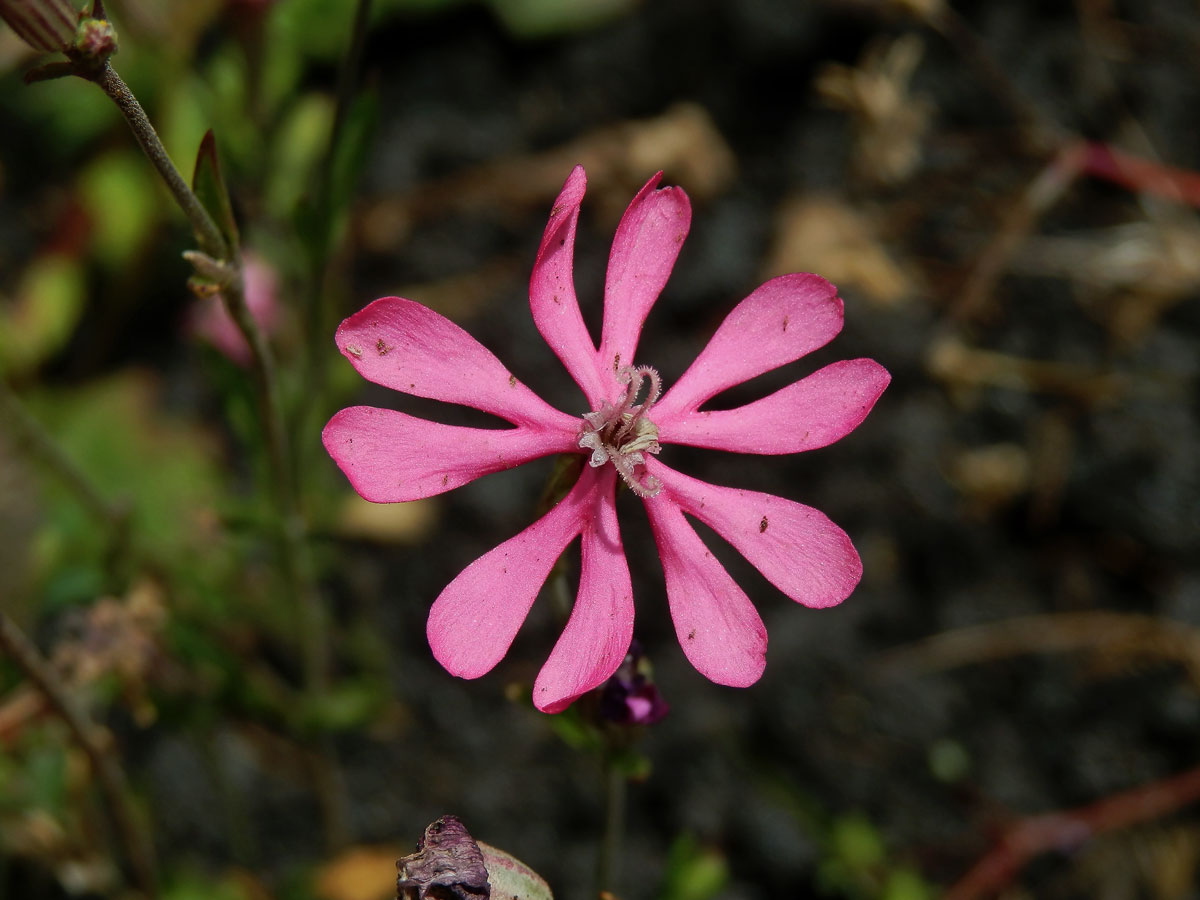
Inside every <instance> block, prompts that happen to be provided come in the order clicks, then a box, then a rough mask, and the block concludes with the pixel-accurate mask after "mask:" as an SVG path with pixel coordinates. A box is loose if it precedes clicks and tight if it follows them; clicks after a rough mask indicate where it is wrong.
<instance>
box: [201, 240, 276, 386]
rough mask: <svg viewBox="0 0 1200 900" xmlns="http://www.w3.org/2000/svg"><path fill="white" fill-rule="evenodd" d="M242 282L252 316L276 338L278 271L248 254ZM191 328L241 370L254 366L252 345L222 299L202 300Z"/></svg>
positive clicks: (210, 298)
mask: <svg viewBox="0 0 1200 900" xmlns="http://www.w3.org/2000/svg"><path fill="white" fill-rule="evenodd" d="M242 279H243V281H244V285H245V291H246V306H247V307H249V309H250V315H251V316H253V317H254V321H255V322H257V323H258V327H259V328H261V329H262V330H263V333H264V334H266V335H270V334H272V333H273V332H274V331H275V330H276V328H277V327H278V325H279V320H280V309H279V300H278V292H279V279H278V277H277V276H276V274H275V270H274V269H273V268H271V266H270V265H269V264H268V263H266V262H265V261H263V260H262V259H261V258H260V257H258V256H255V255H254V254H252V253H247V254H246V255H245V257H244V259H243V264H242ZM189 325H190V327H191V330H192V332H193V333H195V334H197V335H199V336H200V337H202V338H204V340H206V341H208V342H209V343H210V344H212V345H213V346H214V347H216V348H217V349H218V350H220V351H221V353H223V354H224V355H225V356H227V357H229V359H231V360H232V361H233V362H235V363H237V364H238V365H239V366H248V365H250V345H249V344H247V343H246V339H245V338H244V337H242V332H241V331H240V330H239V329H238V327H237V323H236V322H234V321H233V317H232V316H230V315H229V311H228V310H227V309H226V308H225V303H224V301H223V300H222V299H221V297H220V296H219V295H218V296H214V297H206V298H204V299H202V300H198V301H197V302H196V305H195V306H193V307H192V311H191V317H190V321H189Z"/></svg>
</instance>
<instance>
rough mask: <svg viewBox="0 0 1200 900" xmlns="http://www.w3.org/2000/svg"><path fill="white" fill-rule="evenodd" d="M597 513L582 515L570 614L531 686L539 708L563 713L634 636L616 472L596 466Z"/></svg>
mask: <svg viewBox="0 0 1200 900" xmlns="http://www.w3.org/2000/svg"><path fill="white" fill-rule="evenodd" d="M599 471H600V473H601V475H600V478H599V479H598V483H597V486H596V496H597V498H598V501H597V502H596V504H595V506H594V507H593V509H594V511H595V517H594V518H593V519H590V520H589V519H585V521H584V523H583V538H582V545H583V546H582V566H581V571H580V576H579V595H578V597H576V599H575V606H574V608H573V609H572V610H571V618H570V619H569V620H568V622H567V627H566V628H565V629H564V630H563V633H562V636H561V637H560V638H559V639H558V643H557V644H555V645H554V651H553V652H552V653H551V654H550V658H549V659H548V660H547V661H546V664H545V665H544V666H542V671H541V672H540V673H539V674H538V677H537V681H536V682H535V683H534V685H533V702H534V705H535V706H537V708H538V709H540V710H541V711H542V712H548V713H554V712H561V711H562V710H564V709H566V708H567V707H568V706H570V705H571V702H572V701H573V700H575V699H576V698H577V697H579V696H581V695H582V694H585V693H587V692H588V691H590V690H592V688H595V687H599V686H600V685H601V684H603V683H604V682H605V681H607V680H608V679H609V678H610V677H611V676H612V674H613V673H614V672H615V671H616V670H617V667H618V666H619V665H620V664H621V661H622V660H624V658H625V654H626V653H627V652H628V651H629V644H630V642H631V641H632V640H633V585H632V583H631V581H630V578H629V564H628V563H627V562H626V561H625V551H624V548H623V547H622V546H621V532H620V530H619V529H618V527H617V507H616V504H615V503H614V493H613V491H614V488H615V486H616V472H615V471H614V470H613V468H612V467H611V466H606V467H605V468H604V469H601V470H599Z"/></svg>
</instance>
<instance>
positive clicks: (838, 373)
mask: <svg viewBox="0 0 1200 900" xmlns="http://www.w3.org/2000/svg"><path fill="white" fill-rule="evenodd" d="M891 378H892V376H891V375H889V374H888V371H887V369H885V368H884V367H883V366H881V365H879V363H877V362H875V361H874V360H872V359H848V360H843V361H842V362H835V363H830V364H829V365H827V366H825V368H823V369H818V370H817V371H816V372H813V373H812V374H811V375H809V376H807V377H806V378H801V379H800V380H799V381H797V382H794V383H793V384H790V385H788V386H787V387H785V388H781V389H780V390H778V391H776V392H775V393H773V394H769V395H768V396H766V397H763V398H762V399H761V400H755V401H754V402H753V403H747V404H746V405H745V406H739V407H737V408H736V409H726V410H711V411H701V412H686V413H683V414H679V413H675V414H674V415H672V416H670V417H664V416H660V417H659V421H658V439H659V440H660V441H661V442H662V443H664V444H667V443H670V444H690V445H692V446H694V447H709V448H711V449H714V450H732V451H733V452H734V453H763V454H774V455H778V454H781V453H799V452H801V451H803V450H815V449H816V448H818V447H825V446H827V445H829V444H832V443H833V442H834V441H837V440H840V439H841V438H843V437H845V436H846V435H847V434H849V433H850V432H851V431H853V430H854V429H855V428H857V427H858V426H859V424H861V422H862V420H863V419H865V418H866V417H867V413H869V412H870V411H871V408H872V407H873V406H874V405H875V401H876V400H878V399H879V395H880V394H882V393H883V390H884V388H886V387H887V386H888V382H890V381H891ZM657 411H658V407H655V412H657Z"/></svg>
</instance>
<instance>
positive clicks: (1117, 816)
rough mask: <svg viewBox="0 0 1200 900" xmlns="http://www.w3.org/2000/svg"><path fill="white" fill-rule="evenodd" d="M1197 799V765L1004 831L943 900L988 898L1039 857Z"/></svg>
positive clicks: (1199, 774)
mask: <svg viewBox="0 0 1200 900" xmlns="http://www.w3.org/2000/svg"><path fill="white" fill-rule="evenodd" d="M1197 800H1200V766H1197V767H1196V768H1194V769H1189V770H1188V771H1186V772H1183V773H1182V774H1179V775H1173V776H1171V777H1170V778H1164V779H1162V780H1160V781H1152V782H1150V783H1149V784H1144V785H1142V786H1140V787H1136V788H1133V789H1131V790H1128V791H1123V792H1121V793H1119V794H1113V795H1112V796H1111V797H1106V798H1105V799H1103V800H1100V801H1097V802H1096V803H1092V804H1090V805H1089V806H1082V807H1079V808H1077V809H1071V810H1063V811H1060V812H1054V813H1047V814H1045V815H1041V816H1033V817H1032V818H1029V819H1026V820H1024V821H1023V822H1021V823H1020V824H1018V825H1016V826H1015V827H1013V828H1011V829H1009V830H1008V831H1007V832H1006V833H1005V834H1004V836H1003V837H1002V838H1001V839H1000V841H999V842H998V843H997V844H996V846H995V847H993V848H992V850H991V851H989V852H988V853H987V854H986V855H985V856H984V857H983V858H982V859H981V860H980V861H979V862H977V863H976V864H975V866H974V867H973V868H972V869H971V870H970V871H969V872H968V873H967V874H966V875H964V876H963V877H962V878H961V879H960V880H959V881H958V882H957V883H956V884H955V885H954V886H953V887H951V888H950V889H949V890H948V891H947V892H946V895H945V898H944V900H980V898H984V897H989V896H992V895H994V894H996V893H998V892H999V891H1000V890H1001V889H1003V888H1004V887H1005V886H1006V885H1008V884H1009V882H1011V881H1012V880H1013V879H1014V878H1015V877H1016V876H1017V875H1018V874H1019V873H1020V871H1021V870H1022V869H1023V868H1024V867H1025V866H1026V864H1028V863H1029V862H1030V861H1031V860H1032V859H1033V858H1034V857H1036V856H1040V855H1041V854H1042V853H1045V852H1047V851H1050V850H1061V851H1067V850H1073V849H1075V848H1077V847H1079V846H1080V845H1081V844H1083V843H1084V842H1086V841H1087V840H1088V839H1090V838H1092V837H1095V836H1096V835H1098V834H1103V833H1105V832H1108V831H1116V830H1118V829H1121V828H1127V827H1129V826H1130V825H1137V824H1139V823H1141V822H1149V821H1152V820H1153V819H1157V818H1160V817H1161V816H1165V815H1167V814H1168V813H1172V812H1174V811H1175V810H1177V809H1180V808H1182V807H1184V806H1187V805H1188V804H1190V803H1194V802H1196V801H1197Z"/></svg>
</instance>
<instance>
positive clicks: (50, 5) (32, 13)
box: [0, 0, 78, 53]
mask: <svg viewBox="0 0 1200 900" xmlns="http://www.w3.org/2000/svg"><path fill="white" fill-rule="evenodd" d="M0 19H3V20H4V21H5V22H7V23H8V25H9V27H10V28H11V29H12V30H13V31H15V32H16V33H17V37H19V38H20V39H21V40H23V41H24V42H25V43H27V44H28V45H29V46H30V47H32V48H33V49H34V50H41V51H43V52H45V53H54V52H64V51H66V50H67V49H69V48H70V47H71V46H72V44H74V42H75V30H76V22H77V20H78V16H77V15H76V12H75V10H74V9H73V8H72V7H71V4H70V3H68V2H67V0H0Z"/></svg>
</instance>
